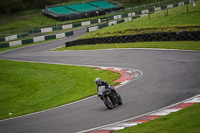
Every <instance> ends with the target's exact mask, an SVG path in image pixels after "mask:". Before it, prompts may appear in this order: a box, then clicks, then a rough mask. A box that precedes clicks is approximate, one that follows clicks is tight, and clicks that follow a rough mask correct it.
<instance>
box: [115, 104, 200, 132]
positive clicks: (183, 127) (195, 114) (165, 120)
mask: <svg viewBox="0 0 200 133" xmlns="http://www.w3.org/2000/svg"><path fill="white" fill-rule="evenodd" d="M199 108H200V104H196V105H193V106H190V107H188V108H186V109H183V110H180V111H178V112H175V113H172V114H169V115H167V116H163V117H161V118H158V119H155V120H152V121H149V122H146V123H143V124H141V125H138V126H134V127H131V128H127V129H124V130H121V131H117V132H115V133H199V132H200V126H199V125H200V110H199Z"/></svg>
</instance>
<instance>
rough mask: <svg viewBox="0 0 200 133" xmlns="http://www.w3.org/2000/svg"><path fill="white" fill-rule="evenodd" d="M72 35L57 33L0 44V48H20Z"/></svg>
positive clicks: (69, 33) (71, 32) (71, 33)
mask: <svg viewBox="0 0 200 133" xmlns="http://www.w3.org/2000/svg"><path fill="white" fill-rule="evenodd" d="M71 35H73V31H69V32H65V33H59V34H56V35H48V36H39V37H35V38H31V39H26V40H18V41H12V42H9V43H4V44H0V48H6V47H14V46H20V45H24V44H30V43H34V42H41V41H45V40H50V39H55V38H64V37H68V36H71Z"/></svg>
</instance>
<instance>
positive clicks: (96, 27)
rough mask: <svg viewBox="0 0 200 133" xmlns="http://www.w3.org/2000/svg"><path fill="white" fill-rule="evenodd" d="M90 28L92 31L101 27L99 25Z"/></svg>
mask: <svg viewBox="0 0 200 133" xmlns="http://www.w3.org/2000/svg"><path fill="white" fill-rule="evenodd" d="M88 29H89V30H88V31H89V32H92V31H95V30H98V29H99V27H98V26H94V27H90V28H88Z"/></svg>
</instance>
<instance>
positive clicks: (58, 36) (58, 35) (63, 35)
mask: <svg viewBox="0 0 200 133" xmlns="http://www.w3.org/2000/svg"><path fill="white" fill-rule="evenodd" d="M64 37H65V33H60V34H56V38H64Z"/></svg>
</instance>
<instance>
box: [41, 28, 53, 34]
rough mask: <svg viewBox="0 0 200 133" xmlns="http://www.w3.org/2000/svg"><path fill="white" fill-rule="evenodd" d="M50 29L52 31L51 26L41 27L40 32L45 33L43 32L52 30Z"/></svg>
mask: <svg viewBox="0 0 200 133" xmlns="http://www.w3.org/2000/svg"><path fill="white" fill-rule="evenodd" d="M52 31H53V29H52V27H51V28H43V29H41V32H42V33H45V32H52Z"/></svg>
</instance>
